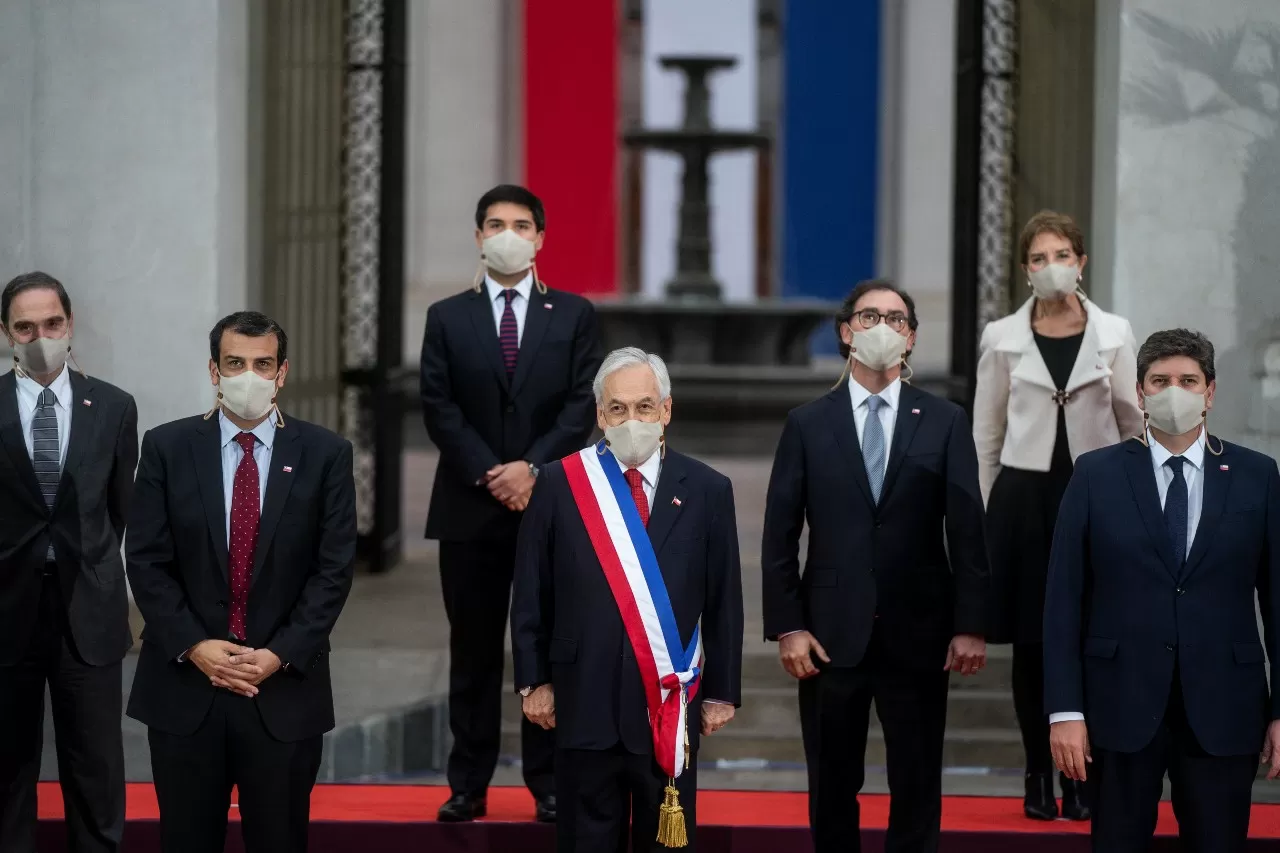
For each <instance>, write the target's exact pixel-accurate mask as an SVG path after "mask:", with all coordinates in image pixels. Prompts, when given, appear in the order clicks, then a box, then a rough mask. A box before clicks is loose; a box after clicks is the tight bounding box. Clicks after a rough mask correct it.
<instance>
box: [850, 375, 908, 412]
mask: <svg viewBox="0 0 1280 853" xmlns="http://www.w3.org/2000/svg"><path fill="white" fill-rule="evenodd" d="M901 395H902V378H901V377H899V378H897V379H895V380H893V381H892V382H890V383H889V384H888V386H887V387H885V389H884V390H883V391H881V392H880V394H879V397H880V399H881V400H884V401H885V403H887V404H888V406H889V408H890V409H891V410H892V411H894V412H896V411H898V398H899V397H900V396H901ZM870 396H871V392H870V391H868V390H867V389H866V388H863V387H862V385H860V384H859V383H858V381H857V380H856V379H854V378H853V377H852V376H850V377H849V398H850V399H851V400H853V407H854V408H855V409H856V408H858V407H859V406H861V405H862V404H863V403H865V402H867V398H868V397H870Z"/></svg>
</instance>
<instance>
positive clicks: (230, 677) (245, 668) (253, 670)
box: [187, 640, 280, 698]
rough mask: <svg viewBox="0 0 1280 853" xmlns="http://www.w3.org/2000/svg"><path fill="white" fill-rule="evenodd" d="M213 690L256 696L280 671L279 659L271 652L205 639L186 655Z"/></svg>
mask: <svg viewBox="0 0 1280 853" xmlns="http://www.w3.org/2000/svg"><path fill="white" fill-rule="evenodd" d="M187 660H189V661H191V662H192V663H193V664H195V665H196V666H197V667H198V668H199V670H200V671H201V672H203V673H204V674H205V675H206V676H208V678H209V683H210V684H212V685H213V686H214V687H221V688H222V689H224V690H230V691H231V692H232V693H237V694H239V695H241V696H248V697H249V698H253V697H254V696H257V695H258V685H259V684H261V683H262V682H263V681H265V680H266V679H267V678H268V677H270V676H271V675H273V674H274V673H275V672H276V671H277V670H279V669H280V658H278V657H276V654H275V652H273V651H271V650H270V649H251V648H249V647H248V646H238V645H236V644H235V643H230V642H227V641H226V640H205V641H204V642H202V643H197V644H196V645H195V646H193V647H192V649H191V651H190V652H188V653H187Z"/></svg>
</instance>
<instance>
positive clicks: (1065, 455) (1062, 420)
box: [1035, 332, 1084, 471]
mask: <svg viewBox="0 0 1280 853" xmlns="http://www.w3.org/2000/svg"><path fill="white" fill-rule="evenodd" d="M1035 338H1036V346H1037V347H1039V349H1040V357H1041V358H1043V359H1044V364H1045V367H1047V368H1049V375H1050V376H1052V377H1053V383H1054V384H1055V385H1057V386H1058V390H1059V391H1061V390H1063V389H1065V388H1066V387H1067V382H1068V381H1069V380H1070V379H1071V368H1073V367H1074V366H1075V363H1076V356H1077V355H1078V354H1079V353H1080V342H1081V341H1083V340H1084V332H1080V333H1079V334H1076V335H1071V336H1070V337H1067V338H1049V337H1045V336H1044V335H1042V334H1040V333H1039V332H1036V333H1035ZM1070 468H1071V446H1070V445H1069V444H1068V443H1067V414H1066V409H1065V407H1064V406H1059V407H1058V435H1057V438H1056V439H1054V442H1053V456H1052V458H1051V460H1050V463H1049V469H1050V470H1051V471H1052V470H1059V469H1066V470H1070Z"/></svg>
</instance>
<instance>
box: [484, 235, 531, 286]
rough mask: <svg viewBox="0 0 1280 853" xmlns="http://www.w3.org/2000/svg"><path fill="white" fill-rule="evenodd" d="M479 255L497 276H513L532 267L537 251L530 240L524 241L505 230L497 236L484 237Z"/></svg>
mask: <svg viewBox="0 0 1280 853" xmlns="http://www.w3.org/2000/svg"><path fill="white" fill-rule="evenodd" d="M480 253H481V255H480V256H481V258H483V259H484V265H485V266H487V267H488V268H489V269H491V270H493V271H494V272H496V273H498V274H499V275H515V274H516V273H521V272H524V271H525V270H527V269H528V268H529V267H531V266H533V256H534V255H535V254H536V253H537V249H536V248H535V247H534V245H533V241H532V240H526V239H525V238H523V237H521V236H520V235H519V234H517V233H516V232H514V231H512V230H511V229H510V228H507V229H505V230H503V231H502V232H501V233H499V234H494V235H493V236H491V237H485V238H484V242H483V244H482V245H481V247H480Z"/></svg>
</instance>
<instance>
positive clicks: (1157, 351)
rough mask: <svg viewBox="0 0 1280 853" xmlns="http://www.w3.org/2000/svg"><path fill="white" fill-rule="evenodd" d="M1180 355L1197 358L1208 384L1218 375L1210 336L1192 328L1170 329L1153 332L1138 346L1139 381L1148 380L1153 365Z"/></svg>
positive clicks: (1196, 360)
mask: <svg viewBox="0 0 1280 853" xmlns="http://www.w3.org/2000/svg"><path fill="white" fill-rule="evenodd" d="M1179 355H1185V356H1186V357H1187V358H1191V359H1195V362H1196V364H1198V365H1200V369H1201V370H1202V371H1204V381H1205V383H1206V384H1208V383H1209V382H1212V381H1213V380H1214V378H1215V377H1216V376H1217V375H1218V374H1217V371H1216V370H1214V369H1213V343H1212V342H1211V341H1210V340H1209V339H1208V338H1206V337H1205V336H1204V335H1202V334H1201V333H1200V332H1193V331H1191V330H1190V329H1169V330H1167V331H1164V332H1155V333H1153V334H1152V335H1151V337H1149V338H1147V339H1146V340H1145V341H1143V342H1142V346H1140V347H1138V383H1139V384H1141V383H1143V382H1145V381H1146V379H1147V371H1148V370H1150V369H1151V365H1153V364H1155V363H1156V362H1157V361H1160V360H1162V359H1166V358H1173V357H1174V356H1179Z"/></svg>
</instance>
